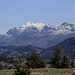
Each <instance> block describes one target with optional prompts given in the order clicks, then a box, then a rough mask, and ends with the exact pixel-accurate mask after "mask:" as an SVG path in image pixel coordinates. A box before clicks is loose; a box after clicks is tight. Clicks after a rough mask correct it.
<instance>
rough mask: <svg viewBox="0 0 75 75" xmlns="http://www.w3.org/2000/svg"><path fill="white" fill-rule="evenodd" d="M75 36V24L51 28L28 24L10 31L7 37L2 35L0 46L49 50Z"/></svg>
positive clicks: (39, 24)
mask: <svg viewBox="0 0 75 75" xmlns="http://www.w3.org/2000/svg"><path fill="white" fill-rule="evenodd" d="M74 36H75V24H71V23H66V22H64V23H62V24H61V25H56V26H51V25H48V24H47V25H46V24H43V23H30V22H28V23H26V24H24V25H22V26H20V27H19V29H17V28H14V29H10V30H9V31H8V32H7V33H6V34H5V35H0V46H8V45H13V46H27V45H34V46H36V47H40V48H48V47H51V46H53V45H55V44H57V43H59V42H61V41H63V40H65V39H67V38H69V37H74Z"/></svg>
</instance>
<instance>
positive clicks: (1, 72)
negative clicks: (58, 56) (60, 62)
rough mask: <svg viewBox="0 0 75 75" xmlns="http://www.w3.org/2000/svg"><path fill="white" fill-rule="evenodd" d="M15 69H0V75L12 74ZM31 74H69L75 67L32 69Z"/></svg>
mask: <svg viewBox="0 0 75 75" xmlns="http://www.w3.org/2000/svg"><path fill="white" fill-rule="evenodd" d="M14 71H15V70H0V75H12V74H13V72H14ZM31 71H32V73H31V75H71V74H72V72H74V71H75V69H52V68H45V69H41V68H40V69H32V70H31Z"/></svg>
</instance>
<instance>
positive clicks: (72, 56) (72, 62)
mask: <svg viewBox="0 0 75 75" xmlns="http://www.w3.org/2000/svg"><path fill="white" fill-rule="evenodd" d="M71 67H72V68H73V67H74V51H72V52H71Z"/></svg>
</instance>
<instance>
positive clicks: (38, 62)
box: [30, 51, 45, 68]
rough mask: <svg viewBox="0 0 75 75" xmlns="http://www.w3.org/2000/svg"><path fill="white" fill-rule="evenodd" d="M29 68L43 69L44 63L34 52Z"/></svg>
mask: <svg viewBox="0 0 75 75" xmlns="http://www.w3.org/2000/svg"><path fill="white" fill-rule="evenodd" d="M30 67H31V68H40V67H41V68H45V63H44V62H43V61H42V59H41V57H40V56H39V55H38V54H37V52H36V51H33V53H32V55H31V57H30Z"/></svg>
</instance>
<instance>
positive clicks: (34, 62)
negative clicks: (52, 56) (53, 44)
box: [13, 51, 46, 75]
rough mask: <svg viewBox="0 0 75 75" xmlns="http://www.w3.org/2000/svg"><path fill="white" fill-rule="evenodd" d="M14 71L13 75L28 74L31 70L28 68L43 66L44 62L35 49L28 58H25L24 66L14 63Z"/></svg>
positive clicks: (44, 65)
mask: <svg viewBox="0 0 75 75" xmlns="http://www.w3.org/2000/svg"><path fill="white" fill-rule="evenodd" d="M14 66H15V69H16V71H15V72H14V74H13V75H30V74H31V70H30V68H45V67H46V64H45V62H44V61H43V60H42V59H41V57H40V56H39V55H38V54H37V52H36V51H33V53H32V55H31V57H30V58H27V62H26V64H25V65H24V66H22V65H21V66H19V65H18V64H15V65H14Z"/></svg>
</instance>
